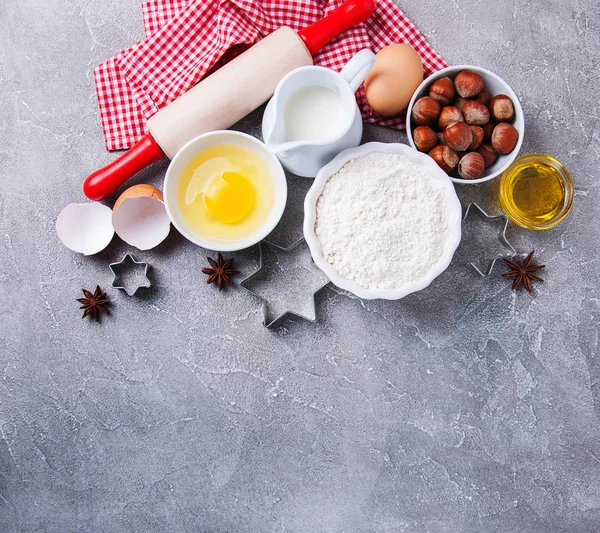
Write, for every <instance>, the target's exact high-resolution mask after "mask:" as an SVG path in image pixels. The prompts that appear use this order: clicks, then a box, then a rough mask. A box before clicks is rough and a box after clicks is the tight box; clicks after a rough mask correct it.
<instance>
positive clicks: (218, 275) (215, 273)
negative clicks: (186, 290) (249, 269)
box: [202, 252, 240, 292]
mask: <svg viewBox="0 0 600 533" xmlns="http://www.w3.org/2000/svg"><path fill="white" fill-rule="evenodd" d="M206 260H207V261H208V264H209V265H210V268H203V269H202V273H203V274H206V275H207V276H208V278H207V279H206V283H207V284H208V285H210V284H211V283H216V284H217V287H218V289H219V292H220V291H221V289H223V284H224V283H227V284H229V285H233V280H232V279H231V276H235V275H236V274H239V273H240V271H239V270H234V269H233V268H231V267H232V265H233V258H231V259H227V260H225V259H223V255H222V254H221V252H219V254H218V255H217V260H216V261H215V260H214V259H212V258H210V257H207V258H206Z"/></svg>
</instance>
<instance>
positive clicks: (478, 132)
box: [467, 126, 483, 151]
mask: <svg viewBox="0 0 600 533" xmlns="http://www.w3.org/2000/svg"><path fill="white" fill-rule="evenodd" d="M469 128H471V131H472V132H473V141H472V142H471V144H470V145H469V147H468V148H467V150H468V151H475V150H477V148H479V147H480V146H481V143H482V142H483V128H482V127H480V126H469Z"/></svg>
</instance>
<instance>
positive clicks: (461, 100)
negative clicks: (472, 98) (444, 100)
mask: <svg viewBox="0 0 600 533" xmlns="http://www.w3.org/2000/svg"><path fill="white" fill-rule="evenodd" d="M467 102H468V100H467V99H466V98H463V97H462V96H459V97H458V98H457V99H456V100H455V101H454V105H455V106H456V107H458V109H460V110H461V111H462V110H463V107H465V104H466V103H467Z"/></svg>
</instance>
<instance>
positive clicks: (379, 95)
mask: <svg viewBox="0 0 600 533" xmlns="http://www.w3.org/2000/svg"><path fill="white" fill-rule="evenodd" d="M422 81H423V62H422V61H421V58H420V57H419V54H417V52H415V50H414V49H413V48H412V47H410V46H408V45H407V44H392V45H391V46H387V47H386V48H382V49H381V50H380V51H379V52H378V53H377V59H376V61H375V66H374V67H373V69H372V70H371V72H369V75H368V76H367V79H366V80H365V90H366V93H367V102H369V105H370V106H371V108H372V109H373V111H375V112H376V113H379V114H380V115H385V116H389V115H396V114H397V113H400V112H401V111H404V110H405V109H406V108H407V107H408V104H409V102H410V99H411V98H412V95H413V93H414V92H415V90H416V89H417V87H418V86H419V85H420V84H421V82H422Z"/></svg>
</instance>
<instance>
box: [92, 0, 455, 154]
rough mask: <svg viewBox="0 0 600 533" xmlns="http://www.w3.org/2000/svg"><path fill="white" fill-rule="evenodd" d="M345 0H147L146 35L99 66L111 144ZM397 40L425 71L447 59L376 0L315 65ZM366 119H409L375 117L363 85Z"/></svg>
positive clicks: (387, 0) (386, 0)
mask: <svg viewBox="0 0 600 533" xmlns="http://www.w3.org/2000/svg"><path fill="white" fill-rule="evenodd" d="M342 3H343V0H147V1H145V2H143V4H142V11H143V15H144V28H145V31H146V39H145V40H143V41H141V42H139V43H137V44H135V45H134V46H132V47H131V48H128V49H127V50H123V51H122V52H120V53H119V54H117V55H116V56H115V57H113V58H112V59H109V60H108V61H106V62H104V63H102V64H101V65H99V66H98V67H96V69H95V71H94V76H95V81H96V92H97V95H98V105H99V107H100V116H101V119H102V128H103V130H104V135H105V138H106V148H107V149H108V150H119V149H125V148H130V147H131V146H132V145H133V144H135V143H136V142H137V141H138V140H139V139H140V137H142V135H144V134H145V133H146V128H145V124H146V120H147V119H148V118H150V117H151V116H152V115H153V114H154V113H156V112H157V111H158V110H159V109H161V108H163V107H164V106H166V105H167V104H169V103H170V102H172V101H173V100H174V99H175V98H177V97H178V96H180V95H182V94H183V93H184V92H185V91H187V90H188V89H190V88H191V87H193V86H194V85H195V84H196V83H197V82H198V81H199V80H201V79H202V78H203V77H204V76H205V75H206V74H207V73H210V72H211V71H213V70H215V69H217V68H219V67H220V66H222V65H223V64H225V63H226V62H227V61H229V60H230V59H232V58H233V57H235V56H236V55H238V54H239V53H240V52H242V51H243V50H244V49H245V48H247V47H248V46H250V45H252V44H253V43H255V42H256V41H258V40H260V39H261V38H262V37H264V36H266V35H268V34H269V33H271V32H273V31H275V30H276V29H277V28H279V27H281V26H290V27H292V28H293V29H295V30H300V29H302V28H304V27H306V26H309V25H310V24H312V23H313V22H316V21H317V20H319V19H320V18H322V17H323V16H324V15H325V14H327V13H328V12H329V11H331V10H333V9H335V8H337V7H339V6H340V5H341V4H342ZM394 43H406V44H409V45H411V46H412V47H413V48H414V49H415V50H417V52H418V53H419V54H420V55H421V58H422V59H423V65H424V67H425V73H426V75H429V74H431V73H432V72H435V71H436V70H439V69H440V68H444V67H446V66H447V64H446V62H445V61H444V60H443V59H442V58H441V57H440V56H439V55H438V54H437V53H436V52H435V50H433V48H431V46H430V45H429V43H428V42H427V41H426V40H425V39H424V38H423V36H422V35H421V33H420V32H419V30H417V28H416V27H415V26H414V25H413V24H412V23H411V22H410V21H409V20H408V18H406V16H405V15H404V14H403V13H402V11H400V9H399V8H398V7H397V6H396V5H395V4H394V3H393V1H392V0H377V1H376V10H375V13H374V14H373V15H372V16H371V17H370V18H369V19H368V20H367V21H366V22H364V23H362V24H358V25H356V26H354V27H353V28H351V29H349V30H347V31H346V32H344V33H343V34H342V35H340V36H339V37H337V38H336V39H334V40H333V41H332V42H330V43H329V44H328V45H327V46H325V47H324V48H323V49H322V50H321V51H320V52H319V53H318V54H317V55H316V56H315V58H314V59H315V64H316V65H322V66H324V67H328V68H332V69H335V70H336V71H340V70H341V69H342V67H343V66H344V65H345V64H346V63H347V61H348V60H349V59H350V58H351V57H352V56H353V55H354V54H356V53H357V52H358V51H359V50H361V49H363V48H370V49H371V50H373V51H374V52H377V51H378V50H380V49H381V48H383V47H384V46H388V45H390V44H394ZM357 98H358V103H359V106H360V108H361V111H362V115H363V119H364V120H365V122H371V123H375V124H379V125H381V126H389V127H393V128H403V127H404V118H403V117H393V118H386V117H381V116H377V115H376V114H375V113H373V111H372V110H371V109H370V108H369V106H368V104H367V101H366V98H365V92H364V87H361V88H360V89H359V91H358V93H357Z"/></svg>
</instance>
